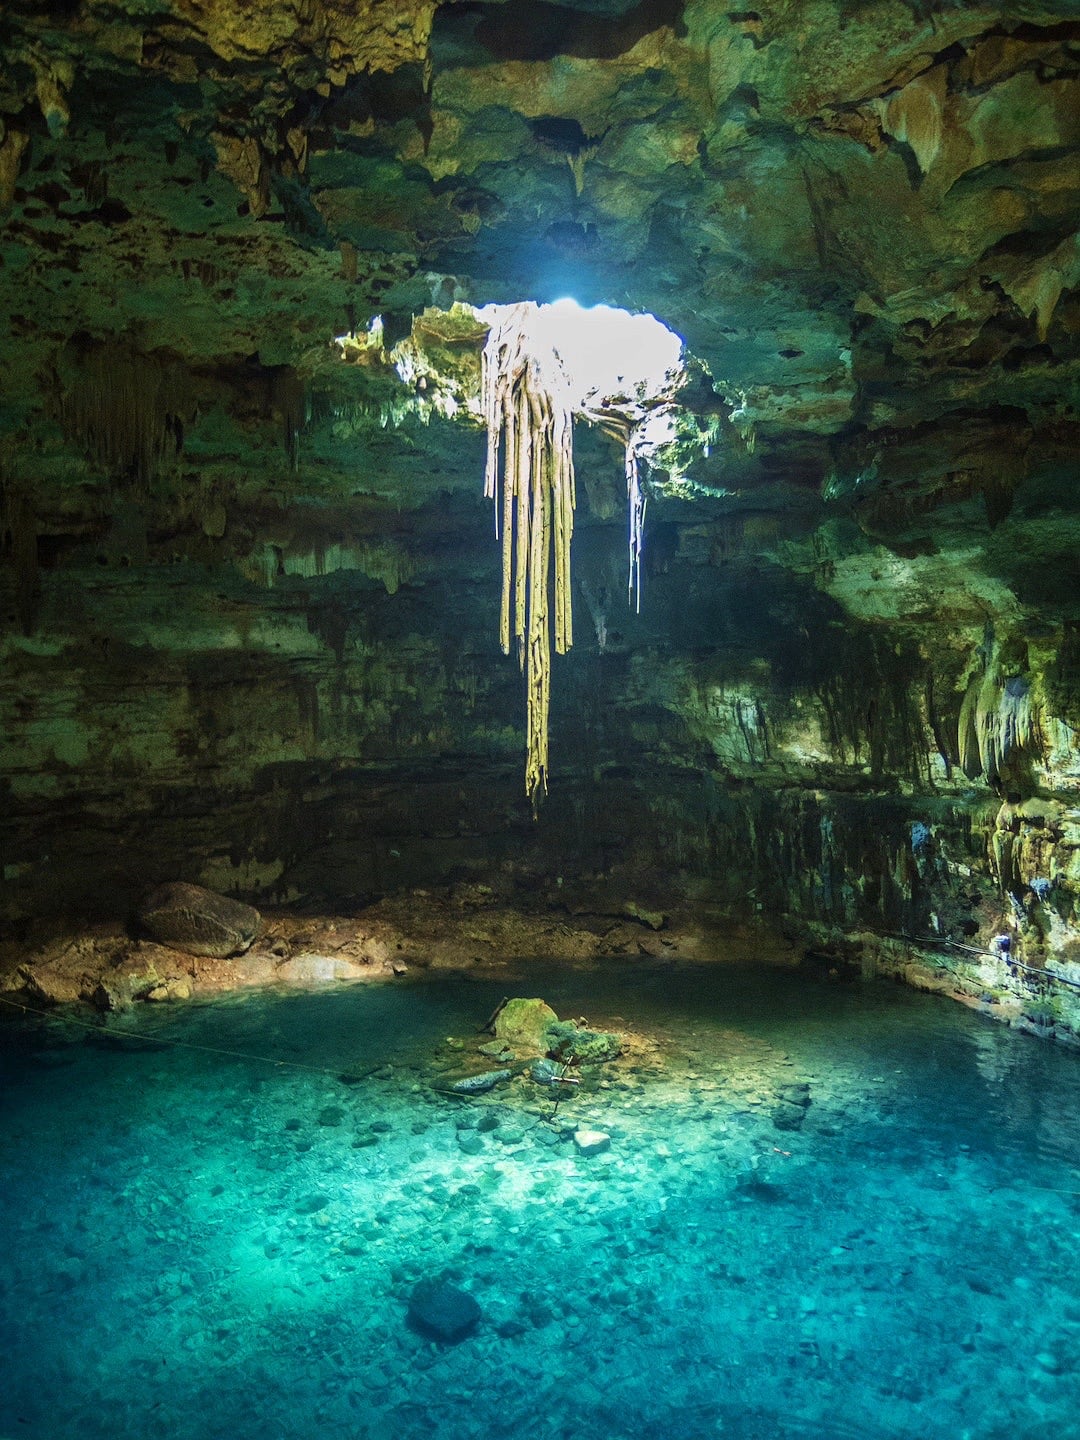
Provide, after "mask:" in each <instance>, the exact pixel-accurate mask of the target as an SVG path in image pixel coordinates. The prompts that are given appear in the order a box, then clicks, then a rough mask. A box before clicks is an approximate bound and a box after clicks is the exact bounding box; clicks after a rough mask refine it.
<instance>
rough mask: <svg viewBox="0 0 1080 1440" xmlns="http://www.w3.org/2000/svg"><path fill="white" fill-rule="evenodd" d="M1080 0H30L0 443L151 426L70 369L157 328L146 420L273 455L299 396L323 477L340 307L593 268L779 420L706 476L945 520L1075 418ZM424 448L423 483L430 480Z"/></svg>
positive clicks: (916, 537)
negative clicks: (253, 0)
mask: <svg viewBox="0 0 1080 1440" xmlns="http://www.w3.org/2000/svg"><path fill="white" fill-rule="evenodd" d="M1074 19H1076V7H1074V6H1073V4H1068V3H1058V4H1047V3H1021V4H1011V6H1005V7H1001V6H966V4H965V6H953V4H948V6H935V4H922V3H912V4H907V3H900V0H888V3H880V4H861V3H855V0H831V3H819V4H818V3H798V4H795V3H778V4H768V6H763V7H760V9H759V10H729V9H724V7H720V6H717V4H714V3H693V0H691V3H678V0H641V3H638V4H626V3H625V0H595V3H582V4H579V6H554V4H544V3H524V4H518V3H514V4H442V6H436V4H433V3H416V0H413V3H412V4H402V3H393V4H389V3H379V0H369V3H360V4H340V6H338V4H327V3H320V0H305V3H302V4H300V6H295V7H294V6H278V4H251V6H239V7H238V6H235V4H232V3H229V4H223V3H213V0H210V3H194V0H173V3H171V4H160V6H157V7H147V6H127V4H122V3H120V4H115V3H109V4H102V3H92V0H91V3H78V0H59V3H53V4H27V3H20V0H16V3H13V4H7V6H6V7H4V16H3V20H0V45H1V53H3V72H1V76H3V78H1V79H0V135H1V137H3V138H1V141H0V200H1V202H3V204H4V207H6V217H4V232H3V249H1V251H0V256H1V259H3V287H1V289H0V297H1V298H0V304H3V311H4V317H3V318H4V324H6V327H7V330H9V333H10V336H12V337H13V343H12V344H9V346H6V347H4V356H3V392H4V442H6V446H7V451H9V454H10V452H12V449H13V446H14V444H16V442H17V444H19V446H20V452H22V455H23V456H26V454H27V452H26V448H24V446H23V445H22V441H23V439H24V436H26V433H27V431H32V432H33V435H35V449H36V455H35V459H33V464H35V465H36V467H37V471H39V478H40V469H42V462H43V458H45V455H49V456H50V461H52V464H53V465H56V464H58V456H59V451H60V438H59V436H60V433H63V432H66V439H68V442H69V444H71V445H72V446H73V451H75V452H78V451H79V449H81V451H82V452H84V455H85V454H86V449H88V441H89V451H91V458H94V455H95V454H96V458H98V459H99V461H101V459H102V458H104V459H111V461H112V462H114V464H115V465H120V467H121V468H122V467H124V465H125V464H127V465H128V468H130V467H131V464H132V462H135V464H145V462H147V456H143V459H141V461H140V459H138V456H135V455H134V454H131V455H130V454H127V451H125V445H128V439H130V438H128V439H124V438H121V451H122V454H117V455H109V454H108V445H105V441H104V439H102V436H99V435H96V431H95V426H94V423H92V418H88V419H86V420H85V423H84V425H82V426H81V425H79V422H78V413H79V406H81V403H82V402H81V400H79V396H78V393H76V392H79V387H81V386H82V389H84V390H85V386H86V370H88V366H89V369H94V366H98V367H102V374H104V376H109V377H112V379H115V377H117V374H121V373H122V367H124V366H131V367H134V370H137V372H143V373H144V379H145V367H147V366H150V367H151V369H153V370H154V373H156V374H157V383H158V386H163V387H167V386H168V384H170V383H173V384H174V386H176V387H177V389H176V393H174V396H173V399H171V402H170V403H168V405H166V402H164V399H163V395H164V390H163V392H161V395H160V396H158V408H161V406H164V409H163V410H161V415H163V416H164V415H167V416H171V419H170V420H168V425H163V428H161V433H160V435H158V436H157V438H150V439H147V441H145V444H147V445H150V448H151V449H154V448H157V449H158V451H160V449H163V448H168V446H171V448H173V449H179V446H180V444H181V441H180V429H181V428H187V429H190V444H192V448H190V449H189V451H187V454H189V456H193V455H196V454H200V458H202V459H203V462H219V464H233V465H245V467H251V465H252V464H258V462H259V459H261V456H259V455H258V454H255V455H252V454H249V452H248V451H249V449H251V448H253V449H255V451H256V452H258V449H259V445H261V444H262V441H264V436H262V435H261V433H259V429H261V426H259V422H261V420H271V422H274V420H275V418H276V420H279V422H281V425H284V426H285V428H287V429H288V431H289V439H288V444H289V445H295V444H298V442H300V432H301V431H302V429H304V426H305V425H310V426H311V428H312V436H311V458H312V461H314V459H317V461H318V462H320V468H321V471H323V477H321V478H323V482H327V481H328V471H331V469H334V468H337V469H340V471H344V469H347V468H348V465H350V464H354V458H351V459H350V456H348V455H347V454H344V451H343V448H338V454H337V456H334V455H333V452H331V449H333V448H331V446H328V445H327V444H323V445H320V439H318V435H315V433H314V431H317V423H312V415H311V409H312V408H311V402H310V393H311V392H314V393H315V395H318V393H320V386H321V389H323V393H324V395H328V396H330V408H331V409H333V408H334V405H336V403H337V402H338V400H343V402H347V400H348V399H350V397H348V396H347V395H346V396H334V393H333V392H334V386H336V384H337V383H338V382H336V380H334V379H333V377H331V376H328V373H327V372H328V367H327V347H328V341H330V338H331V337H333V336H334V334H337V333H341V331H343V330H350V328H351V330H354V328H357V327H364V325H367V324H369V323H370V320H372V318H373V315H376V314H380V315H383V317H384V318H386V324H387V327H390V328H392V330H397V331H400V330H403V328H408V325H409V323H410V320H412V317H413V315H416V314H419V312H420V311H422V310H423V308H425V307H429V305H448V304H451V302H452V301H454V300H468V301H472V302H475V304H484V302H488V301H508V300H518V298H524V297H528V298H536V300H553V298H556V297H557V295H562V294H573V295H575V297H576V298H577V300H580V301H582V302H586V304H590V302H598V301H605V302H609V304H616V305H624V307H626V308H629V310H648V311H651V312H654V314H657V315H658V317H661V318H662V320H664V323H665V324H668V325H671V327H672V328H674V330H677V331H678V333H680V334H683V336H684V338H685V340H687V343H688V346H690V348H691V351H693V353H694V354H696V356H697V357H698V359H700V360H703V361H704V364H706V366H707V367H708V372H710V373H711V376H713V377H716V379H717V380H719V382H723V386H724V390H723V396H724V397H727V399H729V400H730V397H732V396H733V395H737V396H740V400H742V405H743V415H744V419H747V420H749V422H752V425H753V432H755V433H756V441H757V445H756V448H755V454H753V455H752V456H747V455H746V454H743V452H742V451H740V448H739V446H723V445H721V446H717V448H716V449H714V451H713V454H711V456H710V458H708V459H707V461H706V459H701V461H700V462H698V465H697V471H696V474H697V478H698V480H700V481H701V484H704V485H707V487H713V488H717V490H729V491H732V490H734V491H737V492H739V495H740V497H742V500H740V501H739V503H740V504H743V505H744V504H750V505H753V507H760V505H763V507H765V508H775V507H778V505H783V504H785V500H788V498H789V494H791V492H798V494H796V498H795V500H793V501H792V508H793V513H795V514H798V517H799V521H801V528H806V527H808V526H814V524H816V523H819V520H821V513H822V507H824V508H825V510H828V508H829V507H831V508H832V513H834V514H835V513H840V511H842V513H844V514H845V516H848V517H854V520H855V521H857V524H858V527H860V528H861V531H863V533H864V534H865V536H868V537H870V539H871V540H873V541H881V540H883V541H886V543H888V540H890V539H897V540H899V541H900V544H901V546H903V544H907V546H909V547H910V546H916V547H919V546H922V547H923V549H926V547H930V546H932V544H933V540H932V536H930V531H929V524H927V521H926V518H924V517H926V514H927V513H929V511H940V513H943V516H945V520H946V524H948V523H949V521H950V518H955V517H956V516H958V514H959V511H960V510H963V507H965V505H968V504H969V503H971V501H972V498H975V500H978V498H979V497H982V500H984V505H985V514H988V516H989V520H991V523H998V521H1002V520H1004V518H1005V517H1007V514H1008V511H1009V507H1011V498H1012V492H1014V490H1015V487H1017V484H1018V482H1020V481H1021V478H1024V477H1025V475H1028V474H1031V471H1032V469H1044V471H1045V469H1047V468H1050V469H1054V468H1056V465H1060V462H1061V459H1063V456H1064V455H1067V454H1068V452H1070V451H1074V448H1076V431H1074V429H1073V410H1071V405H1070V402H1073V400H1074V397H1076V384H1077V347H1076V333H1077V305H1079V301H1077V295H1076V282H1077V278H1079V276H1080V248H1079V243H1077V209H1079V207H1077V197H1079V190H1080V168H1079V167H1077V164H1076V141H1077V131H1080V86H1079V85H1077V65H1079V63H1080V29H1077V24H1076V23H1074ZM117 367H120V370H118V369H117ZM158 372H160V374H158ZM166 372H167V374H166ZM181 372H183V374H181ZM170 374H171V376H173V380H171V382H170V380H168V376H170ZM305 392H307V393H308V397H307V399H305V397H304V396H305ZM708 399H711V400H713V406H714V409H716V410H717V412H720V410H723V408H724V405H723V400H721V399H720V397H719V395H716V396H711V397H706V403H707V402H708ZM145 403H147V405H150V402H145ZM170 406H171V408H170ZM151 408H153V406H151ZM84 409H85V403H84ZM315 409H317V406H315ZM338 409H340V406H338ZM292 410H295V415H292V413H291V412H292ZM729 410H730V406H729ZM301 412H302V413H301ZM357 413H360V412H359V410H357ZM196 415H197V416H200V419H199V423H194V418H196ZM210 415H217V418H219V423H217V426H216V431H215V425H213V423H212V422H210V419H209V416H210ZM49 419H52V420H53V422H55V423H56V425H58V426H59V431H55V432H50V431H49V425H48V422H49ZM317 419H318V416H317V415H315V416H314V420H317ZM226 420H228V422H229V425H226V423H225V422H226ZM43 422H45V423H43ZM192 426H193V428H192ZM101 428H102V426H101V425H99V426H98V429H101ZM226 429H232V431H235V432H236V433H233V435H232V436H228V435H226V433H225V432H226ZM91 432H94V433H91ZM212 432H213V433H212ZM95 436H96V438H95ZM462 439H464V452H465V455H467V456H469V459H468V462H467V464H459V465H458V467H455V465H454V462H452V461H449V459H446V456H448V454H449V452H448V445H449V442H448V439H446V436H439V438H438V441H435V442H432V448H433V449H436V451H438V452H439V454H442V456H444V459H445V464H444V465H442V467H439V469H441V471H444V472H445V471H455V469H459V474H451V475H446V477H445V478H446V482H448V484H451V485H452V487H454V485H458V484H459V482H462V481H464V480H465V478H467V475H468V474H469V471H468V467H469V465H471V464H472V461H471V456H472V455H474V445H472V444H471V442H469V441H468V439H467V438H462ZM245 441H246V445H245ZM102 445H105V449H104V451H102ZM95 446H96V451H95ZM128 448H130V446H128ZM428 459H431V456H428ZM19 464H24V459H23V461H22V462H19ZM19 464H16V462H14V461H9V469H10V468H12V465H14V468H16V469H17V468H19ZM416 468H418V467H409V465H408V464H406V465H403V467H402V469H400V474H399V477H397V480H396V481H395V482H393V484H390V487H389V488H390V490H392V491H393V494H392V497H390V498H393V500H395V501H396V503H399V504H406V505H410V504H415V503H416V500H418V492H416V491H415V490H413V488H412V485H413V478H415V471H416ZM410 469H412V471H413V474H410ZM419 469H422V471H423V472H425V485H422V487H420V492H422V494H423V492H426V491H428V488H429V484H431V477H429V467H428V462H426V461H423V462H422V464H420V467H419ZM360 488H363V487H360ZM1056 498H1057V500H1063V498H1064V497H1056ZM811 501H812V503H811Z"/></svg>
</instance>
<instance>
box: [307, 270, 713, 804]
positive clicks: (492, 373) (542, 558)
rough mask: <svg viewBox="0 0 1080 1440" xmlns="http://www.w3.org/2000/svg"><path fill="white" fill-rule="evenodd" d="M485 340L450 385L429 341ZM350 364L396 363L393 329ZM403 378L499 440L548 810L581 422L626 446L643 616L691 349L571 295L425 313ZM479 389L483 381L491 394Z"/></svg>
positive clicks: (634, 566)
mask: <svg viewBox="0 0 1080 1440" xmlns="http://www.w3.org/2000/svg"><path fill="white" fill-rule="evenodd" d="M450 330H454V331H455V334H456V338H457V339H458V340H465V341H466V342H467V341H468V340H470V339H471V340H472V341H474V342H475V345H476V346H477V347H478V348H479V351H480V367H479V376H478V377H475V376H474V377H473V379H472V381H471V383H470V382H466V383H463V382H462V378H461V375H460V374H459V375H456V376H454V377H452V379H451V380H450V382H449V383H448V382H447V380H446V377H444V376H441V375H440V374H439V372H438V368H437V366H434V367H433V366H432V364H431V363H430V361H429V359H428V357H427V355H426V353H425V345H424V337H425V335H427V336H429V337H430V336H433V335H434V336H437V337H440V336H441V337H442V338H445V336H446V334H447V332H448V331H450ZM336 343H337V344H338V345H339V346H340V347H341V349H342V352H343V355H344V358H346V359H347V360H352V361H354V362H359V363H365V358H366V357H369V356H370V355H371V354H372V353H376V354H378V355H379V356H380V357H382V358H383V359H384V360H385V359H386V358H387V355H386V351H385V347H384V340H383V328H382V323H381V320H379V319H376V320H374V321H373V322H372V324H371V326H370V327H369V329H368V331H367V332H366V334H361V335H359V336H349V337H345V336H343V337H340V338H339V339H338V341H337V342H336ZM388 358H389V361H390V363H392V364H393V366H394V368H395V370H396V372H397V374H398V376H399V377H400V379H401V380H402V381H404V382H405V383H406V384H409V385H411V386H412V387H413V390H414V393H416V394H419V393H423V394H424V396H425V402H426V403H427V404H428V405H430V406H432V408H434V409H437V410H439V411H441V413H443V414H444V415H446V416H448V417H450V418H456V419H465V420H472V421H474V422H475V421H477V420H478V421H480V422H481V423H482V424H483V426H484V428H485V430H486V432H487V455H486V461H485V468H484V493H485V495H486V496H487V497H488V498H489V499H490V500H491V501H492V504H493V507H494V515H495V533H496V537H497V540H498V542H499V544H500V546H501V549H502V596H501V604H500V621H499V638H500V643H501V645H502V649H503V652H504V653H505V654H510V653H511V651H514V652H515V653H516V655H517V658H518V662H519V664H520V666H521V671H522V675H523V678H524V682H525V694H526V760H525V790H526V793H527V795H528V797H529V800H530V803H531V805H532V808H533V813H534V814H536V813H537V809H538V806H539V804H540V801H541V800H542V798H543V796H544V795H546V793H547V784H548V731H549V713H550V698H551V657H552V651H553V650H554V652H555V653H556V654H563V653H565V652H566V651H567V650H569V649H570V647H571V645H572V644H573V614H572V610H573V605H572V584H571V570H570V549H571V541H572V539H573V531H574V510H575V505H576V486H575V479H574V422H575V421H576V420H583V421H585V422H587V423H589V424H591V425H596V426H598V427H599V428H600V429H601V430H602V431H603V432H604V433H605V434H607V435H608V436H610V437H611V438H612V439H614V440H616V441H617V442H618V443H619V444H620V445H621V447H622V450H623V456H624V471H625V479H626V497H627V546H628V552H629V561H628V568H627V593H628V599H629V602H630V604H631V606H632V607H633V608H634V610H635V611H638V610H640V608H641V557H642V549H643V544H644V522H645V507H646V490H645V488H644V486H643V483H642V480H643V468H644V467H645V466H646V465H647V464H648V463H651V462H652V460H653V459H654V457H655V456H656V455H658V454H659V453H661V452H662V451H663V449H664V447H670V446H671V444H672V442H674V441H675V439H676V437H677V433H678V430H679V421H680V415H681V414H683V415H684V412H681V411H680V407H679V404H678V396H679V392H680V391H681V390H682V389H683V387H684V386H685V385H686V383H687V380H688V371H687V355H686V349H685V346H684V343H683V341H682V339H681V338H680V337H679V336H678V335H677V334H675V332H674V331H673V330H671V329H670V328H669V327H668V326H667V325H665V324H664V323H663V322H662V321H661V320H658V319H657V318H656V316H654V315H650V314H647V313H637V314H634V313H631V312H630V311H628V310H621V309H616V308H614V307H612V306H609V305H596V306H592V307H589V308H586V307H584V306H582V305H579V304H578V302H577V301H576V300H574V299H571V298H569V297H567V298H564V299H560V300H556V301H554V302H551V303H548V304H542V303H538V302H536V301H532V300H524V301H518V302H516V303H513V304H490V305H485V306H482V307H474V306H471V305H467V304H463V303H461V302H458V303H456V304H454V305H453V306H452V307H451V308H450V310H448V311H441V312H440V311H430V310H428V311H425V312H424V314H423V315H422V316H420V317H417V319H416V320H415V321H414V323H413V328H412V333H411V335H410V336H409V337H408V339H407V340H406V341H403V342H400V343H399V344H398V345H395V346H394V347H393V349H392V350H391V351H390V352H389V357H388ZM477 381H478V383H477Z"/></svg>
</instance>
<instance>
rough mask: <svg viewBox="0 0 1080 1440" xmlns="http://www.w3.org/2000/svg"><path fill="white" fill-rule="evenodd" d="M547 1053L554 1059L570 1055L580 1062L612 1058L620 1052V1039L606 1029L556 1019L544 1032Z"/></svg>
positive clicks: (562, 1058)
mask: <svg viewBox="0 0 1080 1440" xmlns="http://www.w3.org/2000/svg"><path fill="white" fill-rule="evenodd" d="M544 1038H545V1040H546V1042H547V1043H546V1049H547V1053H548V1054H549V1055H551V1056H553V1057H554V1058H555V1059H556V1060H569V1059H570V1057H571V1056H573V1057H574V1059H575V1060H576V1061H578V1062H579V1063H581V1064H586V1065H588V1064H595V1063H597V1062H598V1061H601V1060H614V1059H616V1058H617V1057H618V1056H619V1055H621V1054H622V1040H621V1039H620V1038H619V1036H618V1035H613V1034H612V1033H611V1032H610V1031H608V1030H586V1029H584V1028H583V1027H582V1026H580V1025H576V1024H575V1023H574V1021H573V1020H556V1021H555V1022H554V1024H552V1025H549V1026H548V1027H547V1031H546V1032H545V1037H544Z"/></svg>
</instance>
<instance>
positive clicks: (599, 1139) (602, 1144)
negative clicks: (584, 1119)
mask: <svg viewBox="0 0 1080 1440" xmlns="http://www.w3.org/2000/svg"><path fill="white" fill-rule="evenodd" d="M574 1144H575V1145H576V1146H577V1150H578V1154H579V1155H599V1154H600V1153H601V1152H602V1151H604V1150H608V1149H610V1147H611V1136H610V1135H606V1134H605V1133H604V1131H603V1130H575V1131H574Z"/></svg>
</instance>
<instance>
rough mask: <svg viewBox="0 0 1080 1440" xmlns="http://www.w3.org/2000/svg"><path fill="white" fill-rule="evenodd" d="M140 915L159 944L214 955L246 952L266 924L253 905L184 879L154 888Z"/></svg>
mask: <svg viewBox="0 0 1080 1440" xmlns="http://www.w3.org/2000/svg"><path fill="white" fill-rule="evenodd" d="M137 919H138V922H139V925H140V926H141V928H142V929H143V930H145V931H146V933H147V934H148V935H149V936H150V937H151V939H153V940H156V941H157V942H158V944H159V945H168V946H169V947H170V948H171V949H173V950H183V951H184V953H185V954H187V955H208V956H211V957H212V958H214V959H224V958H225V957H226V956H228V955H242V954H243V953H244V951H245V950H247V949H249V948H250V946H251V945H252V944H253V942H254V940H255V937H256V936H257V935H258V933H259V929H260V927H261V925H262V916H261V915H260V914H259V912H258V910H256V909H254V907H253V906H251V905H244V904H242V903H241V902H240V901H239V900H229V899H227V898H226V897H225V896H224V895H215V893H214V892H213V891H212V890H204V889H203V888H202V887H201V886H200V885H187V884H185V883H184V882H183V881H174V882H171V883H170V884H168V885H159V886H158V887H157V889H156V890H152V891H151V892H150V894H149V895H147V896H146V898H145V899H144V900H143V902H142V904H141V905H140V906H139V909H138V912H137Z"/></svg>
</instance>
